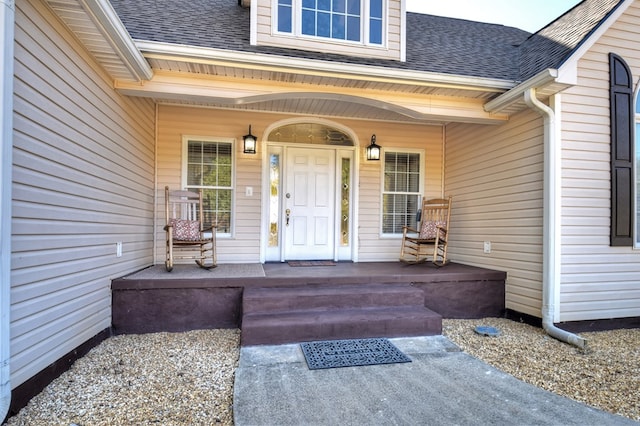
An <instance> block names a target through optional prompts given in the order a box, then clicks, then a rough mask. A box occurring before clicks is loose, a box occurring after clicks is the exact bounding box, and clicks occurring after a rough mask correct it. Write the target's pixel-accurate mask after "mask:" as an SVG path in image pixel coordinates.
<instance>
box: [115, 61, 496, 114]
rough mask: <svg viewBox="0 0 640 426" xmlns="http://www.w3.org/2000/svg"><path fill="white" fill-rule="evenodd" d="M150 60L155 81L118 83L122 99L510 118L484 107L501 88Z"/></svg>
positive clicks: (280, 110)
mask: <svg viewBox="0 0 640 426" xmlns="http://www.w3.org/2000/svg"><path fill="white" fill-rule="evenodd" d="M145 57H146V58H147V60H148V61H149V64H150V65H151V67H152V69H153V70H154V76H153V78H152V79H151V80H150V81H146V82H142V83H131V82H127V81H117V82H116V88H117V89H118V90H119V91H120V92H121V93H123V94H126V95H129V96H142V97H150V98H153V99H154V100H155V101H156V102H159V103H170V104H180V105H193V106H204V107H212V108H224V109H235V110H244V111H262V112H277V113H287V114H300V115H317V116H324V117H348V118H354V119H365V120H376V121H394V122H398V121H402V122H410V123H416V122H420V123H425V124H446V123H449V122H468V123H499V122H503V121H504V120H507V119H508V115H506V114H501V113H500V114H496V113H488V112H486V111H485V110H484V107H483V106H484V104H485V103H486V102H487V101H488V100H490V99H492V98H494V97H496V96H498V95H499V94H500V93H502V92H504V91H505V90H504V89H498V88H486V87H472V86H469V85H466V86H465V85H463V84H443V83H434V82H427V81H426V80H425V81H420V80H418V79H413V80H406V79H401V78H397V79H395V78H389V77H381V76H375V75H369V76H362V75H349V74H340V73H336V72H327V71H323V70H321V69H315V70H314V69H306V70H291V69H288V68H285V67H282V68H278V67H273V66H260V65H259V64H256V65H254V66H243V65H241V64H237V63H235V64H234V63H224V62H222V61H214V60H206V59H199V60H190V61H187V60H177V59H170V58H167V57H163V56H162V55H156V54H149V53H145Z"/></svg>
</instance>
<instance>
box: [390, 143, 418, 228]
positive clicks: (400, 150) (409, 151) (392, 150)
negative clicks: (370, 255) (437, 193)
mask: <svg viewBox="0 0 640 426" xmlns="http://www.w3.org/2000/svg"><path fill="white" fill-rule="evenodd" d="M388 152H400V153H406V154H419V155H420V160H419V161H420V183H419V189H418V191H419V192H418V194H417V195H418V196H419V197H420V200H422V197H424V181H425V176H426V163H425V150H424V149H412V148H406V149H405V148H384V147H383V148H382V153H381V154H382V155H381V156H380V164H381V165H382V167H380V229H379V233H380V237H381V238H402V234H401V233H393V234H391V233H385V232H383V225H384V222H383V220H384V211H383V208H384V194H385V191H384V162H385V157H386V154H387V153H388ZM418 208H420V203H418Z"/></svg>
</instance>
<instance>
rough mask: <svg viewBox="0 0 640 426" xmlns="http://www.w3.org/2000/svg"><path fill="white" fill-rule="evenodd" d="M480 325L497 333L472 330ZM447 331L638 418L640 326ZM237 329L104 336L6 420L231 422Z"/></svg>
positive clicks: (500, 323)
mask: <svg viewBox="0 0 640 426" xmlns="http://www.w3.org/2000/svg"><path fill="white" fill-rule="evenodd" d="M477 325H489V326H493V327H496V328H498V329H499V330H500V331H501V334H500V336H499V337H486V336H480V335H478V334H476V333H474V331H473V329H474V328H475V327H476V326H477ZM443 334H444V335H445V336H447V337H448V338H449V339H450V340H451V341H453V342H454V343H456V344H457V345H458V346H460V348H461V349H463V350H464V351H466V352H467V353H469V354H471V355H474V356H476V357H478V358H480V359H482V360H484V361H486V362H488V363H489V364H492V365H494V366H495V367H497V368H499V369H501V370H503V371H505V372H507V373H510V374H512V375H513V376H515V377H517V378H519V379H521V380H524V381H526V382H529V383H531V384H534V385H536V386H539V387H541V388H544V389H547V390H550V391H552V392H555V393H557V394H560V395H564V396H567V397H569V398H572V399H575V400H578V401H582V402H584V403H587V404H589V405H591V406H594V407H597V408H600V409H602V410H605V411H608V412H611V413H615V414H620V415H623V416H626V417H628V418H631V419H634V420H637V421H640V392H639V391H638V390H639V389H640V330H638V329H633V330H617V331H610V332H598V333H583V334H581V335H582V336H583V337H586V338H587V339H588V341H589V342H588V345H589V349H588V351H587V352H583V351H580V350H578V349H576V348H574V347H572V346H569V345H567V344H565V343H561V342H559V341H557V340H555V339H553V338H551V337H548V336H547V335H546V334H545V333H544V332H543V331H542V330H541V329H539V328H535V327H531V326H528V325H526V324H521V323H517V322H514V321H510V320H505V319H497V318H487V319H483V320H445V321H444V322H443ZM239 337H240V332H239V331H238V330H201V331H192V332H187V333H155V334H145V335H127V336H116V337H112V338H110V339H107V340H106V341H104V342H103V343H101V344H100V345H99V346H98V347H96V348H94V349H93V350H92V351H90V352H89V354H87V355H86V356H85V357H83V358H82V359H80V360H78V361H77V362H76V363H75V364H74V365H73V366H72V368H71V369H70V370H69V371H68V372H66V373H64V374H63V375H61V376H60V377H59V378H58V379H56V380H54V381H53V382H52V383H51V384H50V385H49V386H48V387H47V388H46V389H45V390H44V391H43V392H42V393H40V394H39V395H37V396H36V397H35V398H33V399H32V400H31V402H30V403H29V405H28V406H27V407H25V408H24V409H22V410H21V411H20V413H18V414H17V415H16V416H14V417H12V418H10V419H9V421H8V423H7V425H10V426H14V425H25V426H26V425H29V426H34V425H36V426H37V425H47V426H48V425H64V426H70V425H78V426H93V425H96V426H99V425H157V424H162V425H167V426H170V425H194V426H195V425H212V424H220V425H232V424H233V401H232V399H233V380H234V372H235V369H236V367H237V365H238V357H239V353H240V352H239Z"/></svg>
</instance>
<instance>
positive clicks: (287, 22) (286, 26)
mask: <svg viewBox="0 0 640 426" xmlns="http://www.w3.org/2000/svg"><path fill="white" fill-rule="evenodd" d="M291 14H292V9H291V6H286V5H282V4H281V5H279V6H278V31H280V32H283V33H290V32H291V31H292V25H291V19H292V17H291Z"/></svg>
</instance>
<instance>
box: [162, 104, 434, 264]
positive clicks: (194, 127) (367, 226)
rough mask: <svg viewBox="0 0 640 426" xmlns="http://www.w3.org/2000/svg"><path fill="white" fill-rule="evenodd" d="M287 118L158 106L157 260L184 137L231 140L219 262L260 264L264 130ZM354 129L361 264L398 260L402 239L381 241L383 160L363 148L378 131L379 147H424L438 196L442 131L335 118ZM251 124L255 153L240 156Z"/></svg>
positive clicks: (430, 185)
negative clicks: (229, 212)
mask: <svg viewBox="0 0 640 426" xmlns="http://www.w3.org/2000/svg"><path fill="white" fill-rule="evenodd" d="M288 118H291V116H287V115H281V114H256V113H248V112H233V111H224V110H213V109H206V108H186V107H180V106H169V105H163V106H160V108H159V119H158V122H159V128H158V188H157V190H158V194H159V195H160V197H159V198H158V205H157V211H158V214H157V226H156V239H157V246H156V247H157V255H156V262H157V263H163V262H164V232H163V230H162V226H163V223H164V210H163V209H164V204H163V203H164V200H163V195H161V192H162V191H163V188H164V186H165V185H169V186H170V187H172V188H175V187H178V186H180V185H181V172H180V169H181V164H182V163H181V161H182V160H181V155H182V154H181V145H182V136H183V135H192V136H208V137H221V138H235V139H236V142H237V145H236V151H235V153H236V162H235V164H236V173H235V184H236V185H235V206H236V211H235V220H234V223H233V225H232V226H233V227H234V229H235V231H234V234H233V236H232V237H231V238H224V237H221V238H219V239H218V241H217V246H218V261H219V262H220V263H233V262H258V261H259V259H260V220H261V194H262V171H261V166H262V155H263V152H262V150H263V142H264V137H265V135H264V131H265V130H266V129H267V127H268V126H270V125H272V124H274V123H276V122H278V121H280V120H283V119H288ZM333 121H334V122H336V123H337V124H339V125H343V126H346V127H348V128H350V129H352V130H353V132H354V133H355V134H356V135H357V137H358V139H359V143H360V145H361V147H360V151H359V152H360V164H359V170H360V175H359V180H360V186H359V192H360V201H359V204H358V208H359V212H360V216H359V218H358V220H359V247H360V251H359V253H358V258H359V260H360V261H375V260H396V259H397V258H398V254H399V251H400V239H399V238H392V239H383V238H381V237H380V202H381V192H380V185H381V179H382V176H381V173H382V162H367V161H366V160H364V156H363V150H364V148H363V147H364V146H366V145H368V144H369V141H370V139H371V134H372V133H376V135H377V138H378V144H380V145H381V146H383V147H398V148H407V149H409V148H410V149H424V150H425V154H426V176H425V179H426V182H425V188H426V192H427V195H428V196H440V194H441V188H442V142H441V141H442V129H441V127H439V126H415V125H402V124H395V123H375V122H368V121H355V120H336V119H334V120H333ZM249 124H251V125H252V132H253V134H254V135H256V136H258V141H259V144H258V154H257V155H247V154H243V153H242V147H241V141H242V135H244V134H246V133H247V130H248V126H249ZM247 186H251V187H253V196H251V197H247V196H246V195H245V188H246V187H247Z"/></svg>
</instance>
